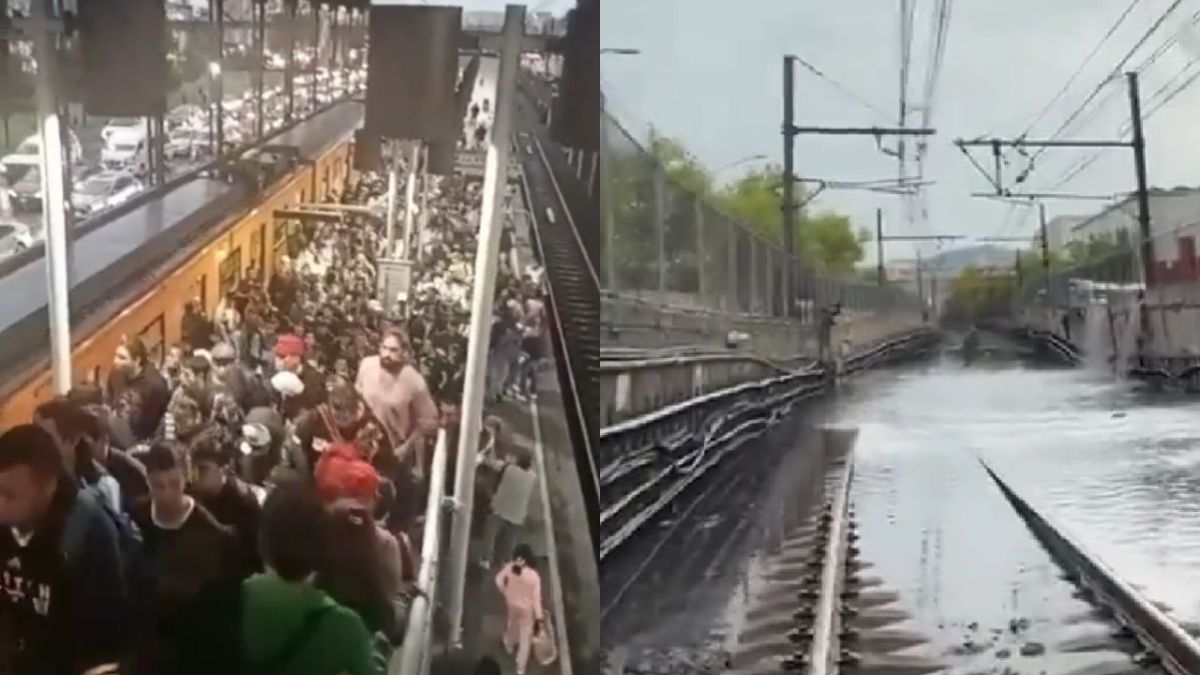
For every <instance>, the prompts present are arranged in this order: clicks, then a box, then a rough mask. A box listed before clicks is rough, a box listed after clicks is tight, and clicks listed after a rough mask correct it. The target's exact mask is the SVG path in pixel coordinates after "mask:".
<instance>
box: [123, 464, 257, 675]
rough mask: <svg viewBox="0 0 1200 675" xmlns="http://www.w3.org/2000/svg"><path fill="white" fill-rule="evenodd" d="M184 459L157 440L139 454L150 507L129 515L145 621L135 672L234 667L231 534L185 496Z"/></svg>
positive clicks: (236, 574)
mask: <svg viewBox="0 0 1200 675" xmlns="http://www.w3.org/2000/svg"><path fill="white" fill-rule="evenodd" d="M185 462H186V458H185V456H184V454H183V448H182V447H180V446H179V445H178V444H175V443H171V442H165V441H160V442H156V443H154V444H153V445H151V446H150V450H149V451H148V452H147V453H146V457H145V465H146V472H147V474H148V475H149V477H150V500H149V503H143V504H140V505H139V508H137V509H136V510H135V513H134V517H135V519H136V520H137V523H138V525H139V526H140V527H141V531H142V534H143V537H144V539H145V555H146V560H147V561H148V563H149V568H150V572H151V584H150V587H149V588H148V589H145V591H144V592H145V594H146V596H147V599H148V601H149V602H148V604H149V610H150V616H149V620H148V621H147V622H145V625H144V626H143V627H142V628H143V630H142V631H141V632H140V634H139V636H138V641H137V642H138V645H137V655H136V666H135V667H134V669H133V672H134V673H135V675H141V674H144V675H157V674H161V673H172V674H181V675H182V674H184V673H197V675H199V674H200V673H224V672H231V669H232V668H234V667H236V663H235V661H236V658H235V657H233V656H232V655H231V652H236V651H237V647H236V645H237V642H236V640H237V636H236V632H235V631H234V629H233V628H232V626H235V625H236V623H237V622H236V617H237V600H238V596H239V584H240V582H241V568H240V567H239V565H238V562H239V561H238V558H237V555H236V540H235V539H234V534H233V531H232V530H231V529H229V528H227V527H225V526H224V525H222V524H221V523H220V522H218V521H217V519H216V518H215V517H213V515H212V514H211V513H209V512H208V510H207V509H205V508H204V507H203V506H201V505H200V504H199V503H198V502H197V501H196V499H195V498H193V497H191V496H189V495H188V494H187V493H186V492H184V487H185V486H186V477H185V466H186V465H185Z"/></svg>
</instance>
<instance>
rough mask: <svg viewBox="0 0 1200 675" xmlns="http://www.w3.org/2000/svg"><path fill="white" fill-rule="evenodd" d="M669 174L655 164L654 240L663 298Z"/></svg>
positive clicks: (665, 290)
mask: <svg viewBox="0 0 1200 675" xmlns="http://www.w3.org/2000/svg"><path fill="white" fill-rule="evenodd" d="M666 229H667V176H666V173H665V172H664V171H663V167H662V166H661V165H659V164H655V165H654V240H655V245H656V246H655V248H656V250H657V252H658V265H657V266H656V269H657V270H658V286H657V288H658V293H659V300H662V298H663V297H664V294H665V293H666V292H667V237H666Z"/></svg>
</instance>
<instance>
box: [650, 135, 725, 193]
mask: <svg viewBox="0 0 1200 675" xmlns="http://www.w3.org/2000/svg"><path fill="white" fill-rule="evenodd" d="M650 156H651V157H652V158H654V159H656V160H658V162H659V164H660V166H662V167H663V169H664V170H665V171H666V174H667V180H668V182H670V183H671V184H672V185H673V186H674V187H678V188H682V189H683V190H684V191H686V192H690V193H692V194H697V195H708V194H709V193H711V192H712V176H711V175H710V174H709V172H708V169H707V168H705V166H704V165H703V164H702V163H701V162H700V160H698V159H696V157H695V155H693V154H692V153H691V152H689V151H688V149H687V148H686V147H685V146H684V144H683V143H682V142H681V141H679V140H678V139H676V138H672V137H670V136H667V135H665V134H663V133H661V132H660V131H658V130H657V129H655V128H653V127H651V128H650Z"/></svg>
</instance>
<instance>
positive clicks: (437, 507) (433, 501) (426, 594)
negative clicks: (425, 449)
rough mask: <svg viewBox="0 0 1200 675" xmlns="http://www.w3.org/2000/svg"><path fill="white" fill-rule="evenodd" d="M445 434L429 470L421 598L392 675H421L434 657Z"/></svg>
mask: <svg viewBox="0 0 1200 675" xmlns="http://www.w3.org/2000/svg"><path fill="white" fill-rule="evenodd" d="M446 443H447V441H446V430H445V429H439V430H438V435H437V446H436V448H435V449H434V451H433V461H432V463H431V468H430V470H429V497H428V499H427V500H426V502H425V533H424V535H423V536H422V537H421V567H420V568H419V569H418V570H417V591H418V594H417V595H416V597H414V598H413V599H412V604H411V605H410V606H409V610H408V625H407V626H405V629H404V642H403V643H402V644H401V645H400V658H399V659H398V660H397V659H392V665H391V667H390V668H389V669H388V672H389V675H420V674H421V673H423V672H426V671H427V670H428V667H429V660H430V658H431V657H432V655H433V649H432V648H431V647H432V645H431V644H430V642H431V639H432V635H433V631H432V626H433V611H434V602H433V600H434V598H435V597H437V583H438V575H437V571H438V565H439V564H440V558H441V547H442V532H441V524H442V500H443V499H444V498H445V496H446V455H447V450H446Z"/></svg>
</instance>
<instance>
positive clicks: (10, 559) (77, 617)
mask: <svg viewBox="0 0 1200 675" xmlns="http://www.w3.org/2000/svg"><path fill="white" fill-rule="evenodd" d="M69 518H71V519H75V522H77V523H78V525H79V528H78V530H77V531H76V534H77V535H78V536H76V537H71V539H73V541H72V546H71V548H72V549H73V550H70V551H68V550H66V549H67V548H68V545H67V539H68V537H67V536H65V530H66V527H67V522H68V519H69ZM0 561H3V562H2V563H0V564H2V565H3V571H2V572H0V583H3V585H4V591H5V592H4V593H0V659H3V660H2V661H0V672H5V673H37V674H38V675H74V674H75V673H80V672H83V671H84V670H87V669H89V668H94V667H96V666H98V665H102V664H106V663H117V662H118V661H120V660H121V658H122V657H123V656H124V654H125V652H126V651H127V649H126V647H127V645H128V642H127V641H126V636H127V635H128V633H129V630H130V625H129V619H130V614H129V611H128V604H127V602H126V592H125V588H124V585H123V581H122V576H121V575H122V567H121V558H120V552H119V545H118V541H117V533H116V530H115V528H114V526H113V523H112V521H111V520H110V519H109V518H108V516H107V515H106V514H105V513H104V512H103V510H102V507H101V506H100V505H99V504H98V503H97V502H96V501H95V500H94V498H93V497H92V496H91V495H89V494H88V493H86V492H79V491H77V490H76V489H75V488H74V486H73V484H72V483H71V481H70V479H69V478H66V477H65V476H64V478H63V479H62V480H60V481H59V493H58V495H57V496H56V497H55V499H54V503H53V505H52V506H51V508H50V512H49V513H48V514H47V515H46V516H45V518H44V519H43V521H42V524H41V525H39V526H38V528H37V529H35V530H34V532H33V534H32V538H31V539H29V540H28V541H27V542H26V543H25V544H24V545H23V544H22V543H21V542H20V541H18V539H17V537H16V536H15V535H14V533H13V531H12V529H11V528H3V529H0ZM65 636H69V637H65Z"/></svg>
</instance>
